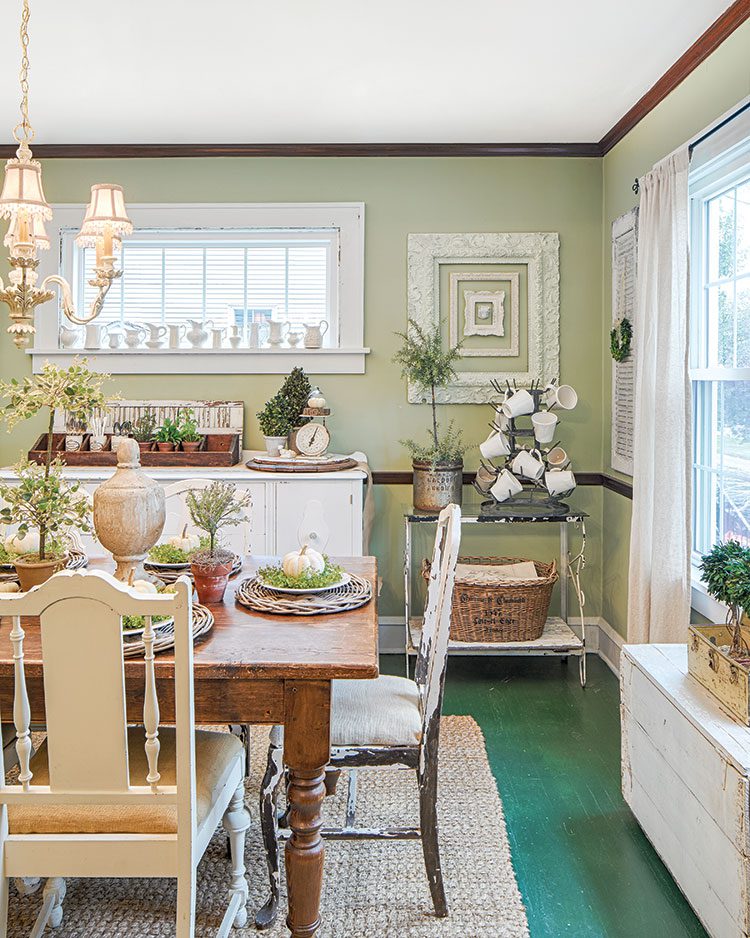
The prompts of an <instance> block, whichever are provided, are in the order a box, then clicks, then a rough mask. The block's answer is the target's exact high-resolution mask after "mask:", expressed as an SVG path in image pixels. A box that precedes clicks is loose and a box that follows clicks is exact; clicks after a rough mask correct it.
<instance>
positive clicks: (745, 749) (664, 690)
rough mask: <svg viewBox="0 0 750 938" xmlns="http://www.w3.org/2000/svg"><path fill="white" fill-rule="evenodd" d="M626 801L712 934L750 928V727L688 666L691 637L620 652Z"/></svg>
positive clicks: (727, 937)
mask: <svg viewBox="0 0 750 938" xmlns="http://www.w3.org/2000/svg"><path fill="white" fill-rule="evenodd" d="M620 682H621V702H622V706H621V712H622V791H623V795H624V797H625V801H626V802H627V803H628V805H629V806H630V809H631V811H632V812H633V814H634V815H635V817H636V818H637V820H638V823H639V824H640V825H641V827H642V828H643V830H644V832H645V834H646V836H647V837H648V839H649V840H650V841H651V843H652V844H653V845H654V847H655V849H656V851H657V853H658V854H659V856H660V857H661V858H662V860H663V861H664V864H665V865H666V866H667V868H668V869H669V872H670V873H671V874H672V876H673V877H674V879H675V881H676V882H677V885H678V886H679V887H680V889H681V890H682V892H683V893H684V894H685V897H686V899H687V900H688V902H689V903H690V905H691V906H692V907H693V909H694V910H695V912H696V914H697V915H698V917H699V918H700V920H701V922H702V923H703V925H704V926H705V928H706V931H707V932H708V934H709V935H711V936H712V938H747V935H748V934H749V933H750V904H749V903H748V895H750V730H748V728H747V727H746V726H742V725H741V724H739V723H737V722H736V721H734V720H733V719H731V717H729V716H727V715H726V714H725V713H724V712H723V711H722V709H721V707H720V706H719V704H718V702H717V701H716V700H715V699H714V698H713V697H712V696H711V695H710V694H709V693H708V691H707V690H705V688H703V687H701V685H700V684H698V682H697V681H695V680H694V679H693V678H692V677H690V675H688V673H687V645H625V646H624V647H623V649H622V654H621V657H620Z"/></svg>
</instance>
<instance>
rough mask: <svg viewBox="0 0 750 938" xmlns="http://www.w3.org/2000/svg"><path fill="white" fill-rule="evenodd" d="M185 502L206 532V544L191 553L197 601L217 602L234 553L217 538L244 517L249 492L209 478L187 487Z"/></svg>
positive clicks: (220, 597)
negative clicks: (202, 484) (198, 485)
mask: <svg viewBox="0 0 750 938" xmlns="http://www.w3.org/2000/svg"><path fill="white" fill-rule="evenodd" d="M186 502H187V507H188V511H189V512H190V517H191V518H192V521H193V524H194V525H195V526H196V528H198V529H199V530H200V531H204V532H205V534H206V535H207V536H208V546H207V547H206V548H205V549H203V550H199V551H197V552H196V553H194V554H192V555H191V558H190V569H191V572H192V574H193V580H194V581H195V589H196V591H197V593H198V601H199V602H201V603H203V604H204V605H205V604H207V603H220V602H221V601H222V599H223V598H224V593H225V592H226V588H227V583H228V582H229V574H230V573H231V572H232V563H233V561H234V554H233V553H232V552H231V551H230V550H227V549H226V548H224V547H221V546H220V544H219V541H218V535H219V532H220V531H221V530H222V528H228V527H236V526H237V525H238V524H242V522H243V521H244V520H245V509H247V508H249V507H250V504H251V502H252V498H251V495H250V493H249V492H245V493H244V494H243V495H238V494H237V487H236V486H235V485H233V484H232V483H231V482H212V483H211V485H209V486H207V487H206V488H204V489H191V490H190V491H189V492H188V493H187V496H186Z"/></svg>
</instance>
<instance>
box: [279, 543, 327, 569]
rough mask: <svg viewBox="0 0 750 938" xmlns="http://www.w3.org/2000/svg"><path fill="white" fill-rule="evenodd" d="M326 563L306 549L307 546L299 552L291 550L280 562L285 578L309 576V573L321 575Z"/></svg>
mask: <svg viewBox="0 0 750 938" xmlns="http://www.w3.org/2000/svg"><path fill="white" fill-rule="evenodd" d="M325 565H326V562H325V560H324V559H323V555H322V554H320V553H318V551H317V550H313V549H312V548H311V547H308V546H307V544H305V546H304V547H303V548H302V549H301V550H292V551H290V552H289V553H288V554H285V555H284V559H283V560H282V561H281V569H282V570H283V571H284V573H286V575H287V576H302V575H303V574H304V575H307V576H309V575H310V574H311V573H322V572H323V570H324V569H325Z"/></svg>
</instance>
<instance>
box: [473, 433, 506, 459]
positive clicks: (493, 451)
mask: <svg viewBox="0 0 750 938" xmlns="http://www.w3.org/2000/svg"><path fill="white" fill-rule="evenodd" d="M479 452H480V453H481V454H482V456H484V458H485V459H497V457H499V456H509V455H510V441H509V440H508V437H507V436H506V435H505V434H504V433H502V432H498V433H490V435H489V436H488V437H487V439H486V440H485V441H484V443H480V444H479Z"/></svg>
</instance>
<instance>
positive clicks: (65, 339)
mask: <svg viewBox="0 0 750 938" xmlns="http://www.w3.org/2000/svg"><path fill="white" fill-rule="evenodd" d="M77 341H78V329H68V327H67V326H60V345H61V346H62V347H63V348H73V347H74V346H75V344H76V342H77Z"/></svg>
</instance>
